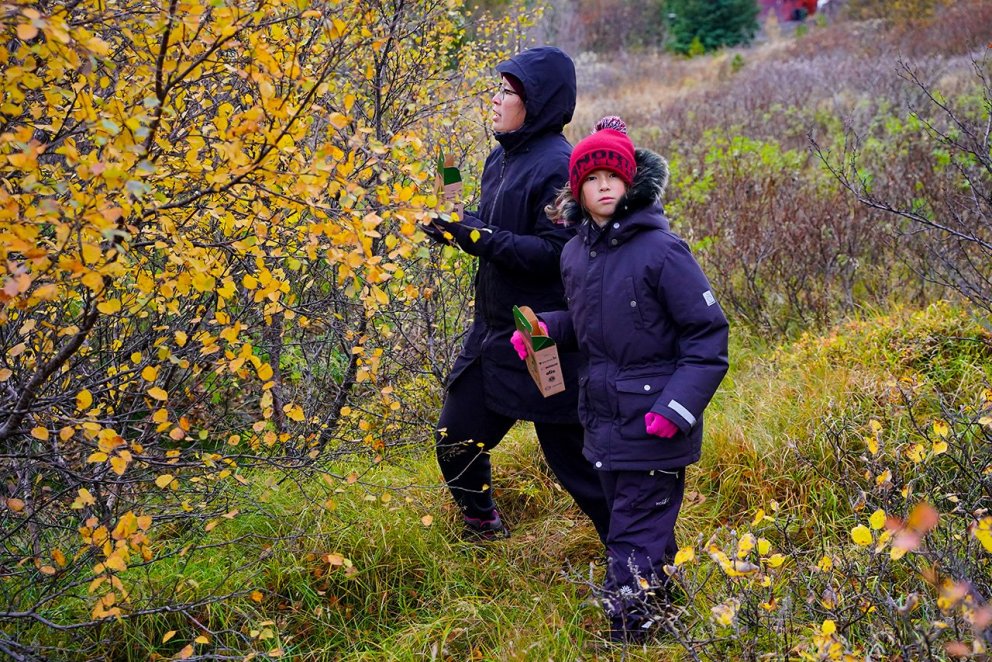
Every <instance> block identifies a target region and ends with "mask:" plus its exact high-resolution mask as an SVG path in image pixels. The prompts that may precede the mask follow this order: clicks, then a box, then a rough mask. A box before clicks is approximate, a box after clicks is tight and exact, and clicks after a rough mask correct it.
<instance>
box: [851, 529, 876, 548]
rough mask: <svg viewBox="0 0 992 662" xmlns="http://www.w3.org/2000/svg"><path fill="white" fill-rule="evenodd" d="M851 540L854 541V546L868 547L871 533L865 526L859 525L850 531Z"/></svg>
mask: <svg viewBox="0 0 992 662" xmlns="http://www.w3.org/2000/svg"><path fill="white" fill-rule="evenodd" d="M851 540H853V541H854V544H856V545H860V546H862V547H864V546H865V545H870V544H871V542H872V537H871V531H869V530H868V527H867V526H865V525H863V524H859V525H857V526H856V527H854V528H853V529H851Z"/></svg>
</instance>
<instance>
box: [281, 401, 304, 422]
mask: <svg viewBox="0 0 992 662" xmlns="http://www.w3.org/2000/svg"><path fill="white" fill-rule="evenodd" d="M283 411H284V412H285V413H286V417H287V418H288V419H290V420H291V421H296V422H297V423H299V422H301V421H304V420H306V414H304V413H303V408H302V407H300V406H299V405H286V406H285V407H283Z"/></svg>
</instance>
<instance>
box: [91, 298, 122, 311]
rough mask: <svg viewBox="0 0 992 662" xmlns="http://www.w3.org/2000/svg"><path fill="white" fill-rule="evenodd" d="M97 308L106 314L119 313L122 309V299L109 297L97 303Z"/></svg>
mask: <svg viewBox="0 0 992 662" xmlns="http://www.w3.org/2000/svg"><path fill="white" fill-rule="evenodd" d="M96 309H97V310H99V311H100V312H101V313H103V314H104V315H113V314H114V313H119V312H120V310H121V302H120V299H108V300H107V301H101V302H100V303H98V304H97V305H96Z"/></svg>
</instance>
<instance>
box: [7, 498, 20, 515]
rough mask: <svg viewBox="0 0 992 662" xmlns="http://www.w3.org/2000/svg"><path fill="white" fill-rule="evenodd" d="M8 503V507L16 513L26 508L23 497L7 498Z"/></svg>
mask: <svg viewBox="0 0 992 662" xmlns="http://www.w3.org/2000/svg"><path fill="white" fill-rule="evenodd" d="M6 503H7V507H8V508H10V509H11V510H12V511H14V512H15V513H19V512H21V511H22V510H24V502H23V501H22V500H21V499H7V502H6Z"/></svg>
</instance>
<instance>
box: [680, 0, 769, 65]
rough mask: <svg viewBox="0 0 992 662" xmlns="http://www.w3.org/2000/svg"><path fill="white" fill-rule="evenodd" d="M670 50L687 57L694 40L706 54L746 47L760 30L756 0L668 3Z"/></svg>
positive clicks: (702, 0) (703, 0)
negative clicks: (739, 45) (734, 47)
mask: <svg viewBox="0 0 992 662" xmlns="http://www.w3.org/2000/svg"><path fill="white" fill-rule="evenodd" d="M668 25H669V29H668V35H669V41H668V47H669V48H670V49H671V50H673V51H675V52H676V53H683V54H688V53H689V50H690V48H691V47H692V43H693V40H698V42H699V43H701V44H702V45H703V49H704V50H706V51H713V50H716V49H718V48H722V47H724V46H736V45H737V44H746V43H749V42H750V41H751V39H753V38H754V34H755V33H756V32H757V31H758V3H757V2H756V1H755V0H668Z"/></svg>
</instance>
